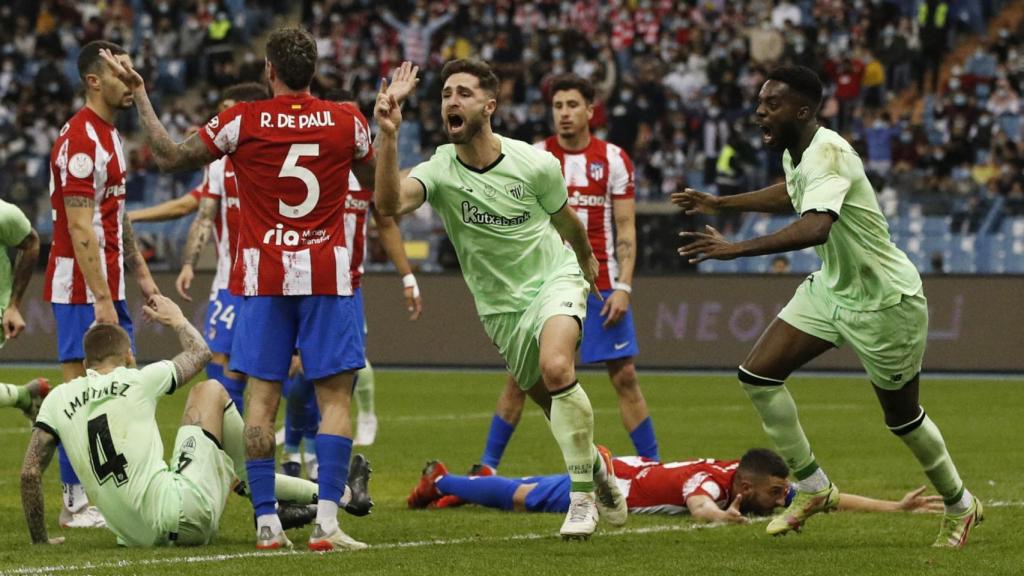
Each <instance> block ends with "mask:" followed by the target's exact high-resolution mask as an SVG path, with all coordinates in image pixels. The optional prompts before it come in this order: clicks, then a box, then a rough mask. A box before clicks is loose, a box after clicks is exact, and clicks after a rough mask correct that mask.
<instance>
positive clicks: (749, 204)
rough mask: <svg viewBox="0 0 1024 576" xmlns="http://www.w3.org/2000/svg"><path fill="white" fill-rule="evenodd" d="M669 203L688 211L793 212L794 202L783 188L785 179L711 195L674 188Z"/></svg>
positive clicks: (691, 212)
mask: <svg viewBox="0 0 1024 576" xmlns="http://www.w3.org/2000/svg"><path fill="white" fill-rule="evenodd" d="M672 203H673V204H675V205H676V206H679V207H680V208H682V209H683V210H685V211H686V213H687V214H717V213H718V212H720V211H722V210H732V211H735V212H767V213H772V214H788V213H792V212H793V203H792V201H791V200H790V198H789V194H788V193H787V192H786V183H785V182H779V183H778V184H772V185H771V186H768V187H765V188H762V189H760V190H756V191H754V192H747V193H746V194H736V195H733V196H713V195H711V194H707V193H704V192H698V191H697V190H694V189H693V188H687V189H686V190H683V191H682V192H673V193H672Z"/></svg>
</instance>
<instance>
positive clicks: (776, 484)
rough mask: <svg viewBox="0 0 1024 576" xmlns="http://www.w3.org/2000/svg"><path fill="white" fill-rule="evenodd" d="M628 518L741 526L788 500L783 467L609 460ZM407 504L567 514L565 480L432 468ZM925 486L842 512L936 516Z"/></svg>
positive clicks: (846, 502)
mask: <svg viewBox="0 0 1024 576" xmlns="http://www.w3.org/2000/svg"><path fill="white" fill-rule="evenodd" d="M600 450H601V451H602V457H603V458H605V459H606V461H610V462H611V463H612V468H613V469H614V471H615V476H616V480H617V481H618V484H619V489H620V490H621V491H622V493H623V494H625V495H626V504H627V506H628V507H629V512H630V514H673V515H674V514H687V513H688V514H690V515H691V516H693V517H694V518H697V519H699V520H706V521H709V522H727V523H736V524H746V523H747V522H749V519H748V515H754V516H767V515H769V514H771V513H772V511H773V510H774V509H775V508H780V507H783V506H785V505H786V504H787V503H788V502H789V500H790V499H791V498H792V495H793V493H794V488H793V487H791V485H790V483H789V480H788V477H789V467H788V466H786V463H785V461H783V460H782V458H781V457H780V456H779V455H778V454H776V453H775V452H772V451H771V450H765V449H761V448H755V449H753V450H748V451H747V453H746V454H744V455H743V458H741V459H740V460H715V459H698V460H688V461H684V462H666V463H664V464H662V463H660V462H655V461H653V460H649V459H646V458H641V457H639V456H625V457H619V458H611V454H610V453H608V452H607V449H605V448H604V447H601V448H600ZM428 471H429V472H428V473H426V474H424V477H423V478H421V480H420V484H419V485H418V486H417V489H416V490H415V491H414V492H413V496H414V497H411V498H410V499H409V502H410V506H412V507H418V508H422V507H426V508H436V507H437V506H435V505H434V504H436V502H437V501H438V500H439V499H440V498H443V497H454V498H457V499H458V500H459V501H460V502H469V503H473V504H479V505H481V506H487V507H491V508H500V509H503V510H514V511H518V512H523V511H525V512H564V511H565V510H567V509H568V507H569V476H568V475H565V474H561V475H552V476H526V477H523V478H503V477H500V476H456V475H452V474H448V473H447V470H445V467H444V464H442V463H440V462H437V461H434V462H432V463H430V464H429V465H428ZM924 490H925V487H924V486H921V487H920V488H918V489H916V490H912V491H910V492H908V493H906V494H905V495H904V496H903V498H902V499H900V500H898V501H896V500H876V499H873V498H867V497H864V496H856V495H853V494H841V496H840V501H839V508H840V510H858V511H869V512H900V511H906V512H915V511H920V512H939V511H941V510H942V503H941V502H942V497H941V496H924V495H923V492H924Z"/></svg>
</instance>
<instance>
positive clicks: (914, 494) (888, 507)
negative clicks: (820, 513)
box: [839, 486, 945, 512]
mask: <svg viewBox="0 0 1024 576" xmlns="http://www.w3.org/2000/svg"><path fill="white" fill-rule="evenodd" d="M926 489H927V487H925V486H921V487H919V488H917V489H915V490H911V491H910V492H907V493H906V494H904V495H903V498H900V499H899V500H898V501H896V500H877V499H875V498H868V497H867V496H857V495H856V494H846V493H842V494H840V495H839V509H840V510H847V511H856V512H942V511H943V510H944V509H945V507H944V506H943V504H942V496H938V495H934V494H933V495H931V496H924V495H923V494H924V491H925V490H926Z"/></svg>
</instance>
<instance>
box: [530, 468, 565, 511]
mask: <svg viewBox="0 0 1024 576" xmlns="http://www.w3.org/2000/svg"><path fill="white" fill-rule="evenodd" d="M519 482H521V483H522V484H534V483H536V484H537V485H536V486H534V487H533V490H530V493H529V494H527V495H526V509H527V510H529V511H530V512H563V513H564V512H568V511H569V489H570V488H571V487H572V482H571V481H570V480H569V475H568V474H557V475H554V476H528V477H526V478H520V479H519Z"/></svg>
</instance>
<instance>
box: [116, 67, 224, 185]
mask: <svg viewBox="0 0 1024 576" xmlns="http://www.w3.org/2000/svg"><path fill="white" fill-rule="evenodd" d="M100 56H101V57H102V58H103V59H104V60H106V61H107V64H109V65H110V68H111V70H112V71H113V72H114V74H115V75H116V76H117V77H118V78H120V79H121V81H122V82H124V83H125V85H126V86H127V87H128V88H129V89H130V90H131V91H132V95H133V96H134V97H135V107H136V109H137V110H138V111H139V122H140V123H141V124H142V130H143V132H145V134H146V143H147V144H149V147H150V149H151V150H152V151H153V159H154V160H156V165H157V167H159V168H160V170H162V171H164V172H187V171H189V170H198V169H199V168H202V167H203V166H206V165H207V164H209V163H210V162H212V161H213V160H215V158H214V156H213V154H211V153H210V151H209V150H208V149H207V148H206V145H205V144H203V142H202V140H200V139H199V134H198V133H195V134H192V135H191V136H189V137H188V138H186V139H185V141H184V142H181V143H176V142H175V141H174V140H172V139H171V136H170V135H169V134H168V133H167V130H166V129H165V128H164V125H163V124H162V123H161V122H160V118H158V117H157V115H156V111H155V110H153V104H152V103H151V102H150V101H149V94H147V93H146V83H145V81H143V79H142V76H140V75H139V73H138V72H136V71H135V68H133V67H132V61H131V59H130V58H129V57H128V56H127V55H124V54H122V55H119V56H114V55H113V54H111V53H110V52H109V51H107V50H100Z"/></svg>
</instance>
